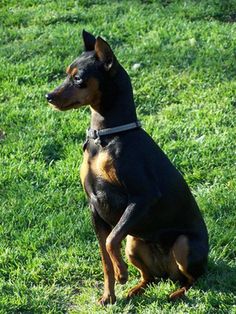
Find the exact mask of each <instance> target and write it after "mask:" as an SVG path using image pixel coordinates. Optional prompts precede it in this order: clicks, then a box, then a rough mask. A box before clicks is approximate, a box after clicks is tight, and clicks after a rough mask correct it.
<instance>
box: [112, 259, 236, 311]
mask: <svg viewBox="0 0 236 314" xmlns="http://www.w3.org/2000/svg"><path fill="white" fill-rule="evenodd" d="M154 285H158V283H157V284H154ZM191 289H198V290H200V293H201V291H202V294H203V292H204V293H207V292H213V293H216V294H218V293H219V292H220V293H228V294H229V293H236V267H234V266H229V265H227V264H226V263H225V262H224V261H218V262H217V263H215V262H213V261H210V262H209V267H208V272H207V273H206V274H205V275H204V276H202V277H201V278H199V280H198V281H197V282H196V284H195V285H194V286H193V287H192V288H191ZM169 292H170V293H171V292H173V291H169ZM157 299H160V300H159V301H161V303H162V302H169V303H170V304H176V305H178V304H181V303H183V302H184V303H186V304H188V305H194V304H196V303H197V302H199V301H198V300H197V299H196V298H194V297H188V294H187V295H186V296H184V297H183V298H180V299H177V300H175V301H170V300H169V299H168V294H167V295H166V296H164V297H163V293H162V295H161V296H158V293H154V294H152V295H150V294H149V295H148V296H147V295H145V294H144V295H142V296H136V297H134V298H132V299H126V298H123V299H121V300H118V301H117V304H118V305H119V306H121V307H125V306H126V305H127V303H132V305H133V306H135V307H136V306H138V305H139V304H140V303H142V306H145V305H149V304H151V303H153V302H155V301H157Z"/></svg>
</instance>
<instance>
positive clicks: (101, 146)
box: [46, 31, 208, 304]
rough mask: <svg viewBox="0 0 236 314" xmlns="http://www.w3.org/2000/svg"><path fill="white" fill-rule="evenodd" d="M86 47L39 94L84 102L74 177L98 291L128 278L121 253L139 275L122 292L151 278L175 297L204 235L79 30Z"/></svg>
mask: <svg viewBox="0 0 236 314" xmlns="http://www.w3.org/2000/svg"><path fill="white" fill-rule="evenodd" d="M83 40H84V46H85V51H84V52H83V53H82V55H81V56H80V57H79V58H77V59H76V60H75V61H74V62H73V63H72V64H71V65H70V66H69V67H68V68H67V74H68V75H67V78H66V80H65V81H64V82H63V83H62V84H61V85H60V86H59V87H57V88H56V89H55V90H54V91H53V92H52V93H49V94H47V95H46V97H47V100H48V102H49V103H50V104H52V105H53V106H55V107H56V108H57V109H59V110H62V111H64V110H68V109H72V108H79V107H81V106H83V105H90V106H91V113H92V118H91V128H90V129H89V130H88V131H87V141H86V143H85V145H84V161H83V164H82V166H81V180H82V184H83V187H84V190H85V191H86V194H87V197H88V201H89V204H90V207H91V211H92V217H93V222H94V227H95V231H96V234H97V237H98V240H99V244H100V250H101V257H102V264H103V271H104V293H103V295H102V297H101V298H100V299H99V302H100V303H101V304H107V303H114V302H115V300H116V297H115V291H114V285H115V280H116V281H118V282H120V283H122V284H124V283H125V282H126V281H127V279H128V272H127V265H126V263H125V262H124V261H123V258H122V256H121V252H120V250H121V242H122V240H123V239H125V238H127V245H126V255H127V257H128V259H129V261H130V262H131V263H132V264H133V265H134V266H136V267H137V268H138V269H139V271H140V273H141V281H140V283H139V284H138V285H137V286H135V287H134V288H133V289H131V290H130V291H129V293H128V296H129V297H131V296H133V295H137V294H140V293H142V292H143V291H144V288H145V287H146V286H147V284H148V283H151V282H153V281H154V280H155V279H157V278H163V277H164V278H171V279H172V280H179V281H180V282H181V284H182V286H181V288H180V289H179V290H177V291H175V292H174V293H172V294H171V295H170V299H176V298H178V297H180V296H182V295H184V293H185V291H186V290H187V289H188V288H189V287H190V286H191V285H192V284H193V282H194V281H195V280H196V279H197V278H198V277H199V276H200V275H201V274H202V273H203V272H204V271H205V269H206V265H207V256H208V235H207V230H206V226H205V223H204V220H203V218H202V215H201V213H200V211H199V208H198V206H197V204H196V202H195V200H194V198H193V196H192V194H191V192H190V190H189V188H188V186H187V184H186V182H185V181H184V179H183V177H182V176H181V174H180V173H179V172H178V171H177V170H176V168H175V167H174V166H173V165H172V163H171V162H170V161H169V159H168V158H167V156H166V155H165V154H164V153H163V152H162V150H161V149H160V148H159V147H158V146H157V145H156V143H155V142H154V141H153V140H152V138H151V137H150V136H149V135H148V134H147V133H146V132H145V131H144V130H143V129H142V128H141V127H140V124H139V123H138V121H137V116H136V111H135V105H134V100H133V92H132V86H131V82H130V78H129V76H128V74H127V73H126V71H125V70H124V69H123V67H122V66H121V65H120V64H119V62H118V61H117V59H116V57H115V55H114V53H113V51H112V50H111V48H110V46H109V45H108V44H107V42H105V41H104V40H103V39H102V38H100V37H98V38H95V37H94V36H93V35H91V34H90V33H87V32H85V31H83Z"/></svg>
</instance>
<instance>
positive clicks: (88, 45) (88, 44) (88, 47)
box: [82, 29, 96, 51]
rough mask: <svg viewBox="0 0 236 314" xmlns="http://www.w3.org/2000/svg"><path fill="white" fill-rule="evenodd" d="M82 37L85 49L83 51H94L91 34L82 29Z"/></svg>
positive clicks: (93, 41)
mask: <svg viewBox="0 0 236 314" xmlns="http://www.w3.org/2000/svg"><path fill="white" fill-rule="evenodd" d="M82 37H83V40H84V49H85V51H92V50H94V47H95V42H96V38H95V37H94V36H93V35H92V34H90V33H88V32H86V31H85V30H84V29H83V32H82Z"/></svg>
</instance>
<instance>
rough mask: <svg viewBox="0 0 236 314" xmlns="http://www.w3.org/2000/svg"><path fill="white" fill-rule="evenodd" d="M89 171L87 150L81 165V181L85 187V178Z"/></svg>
mask: <svg viewBox="0 0 236 314" xmlns="http://www.w3.org/2000/svg"><path fill="white" fill-rule="evenodd" d="M88 171H89V154H88V152H87V151H85V152H84V158H83V162H82V164H81V167H80V179H81V183H82V185H83V188H84V182H85V178H86V176H87V174H88Z"/></svg>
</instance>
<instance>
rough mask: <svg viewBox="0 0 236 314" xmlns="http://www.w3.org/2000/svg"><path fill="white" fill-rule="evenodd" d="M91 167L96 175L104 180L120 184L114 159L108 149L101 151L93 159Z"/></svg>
mask: <svg viewBox="0 0 236 314" xmlns="http://www.w3.org/2000/svg"><path fill="white" fill-rule="evenodd" d="M91 169H92V172H93V173H94V174H95V175H96V176H98V177H100V178H102V179H103V180H105V181H107V182H110V183H113V184H116V185H120V182H119V180H118V178H117V174H116V169H115V166H114V160H113V159H112V157H111V156H110V155H109V153H108V152H107V151H104V152H101V153H99V154H98V155H97V156H96V157H95V158H94V159H93V160H92V161H91Z"/></svg>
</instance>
